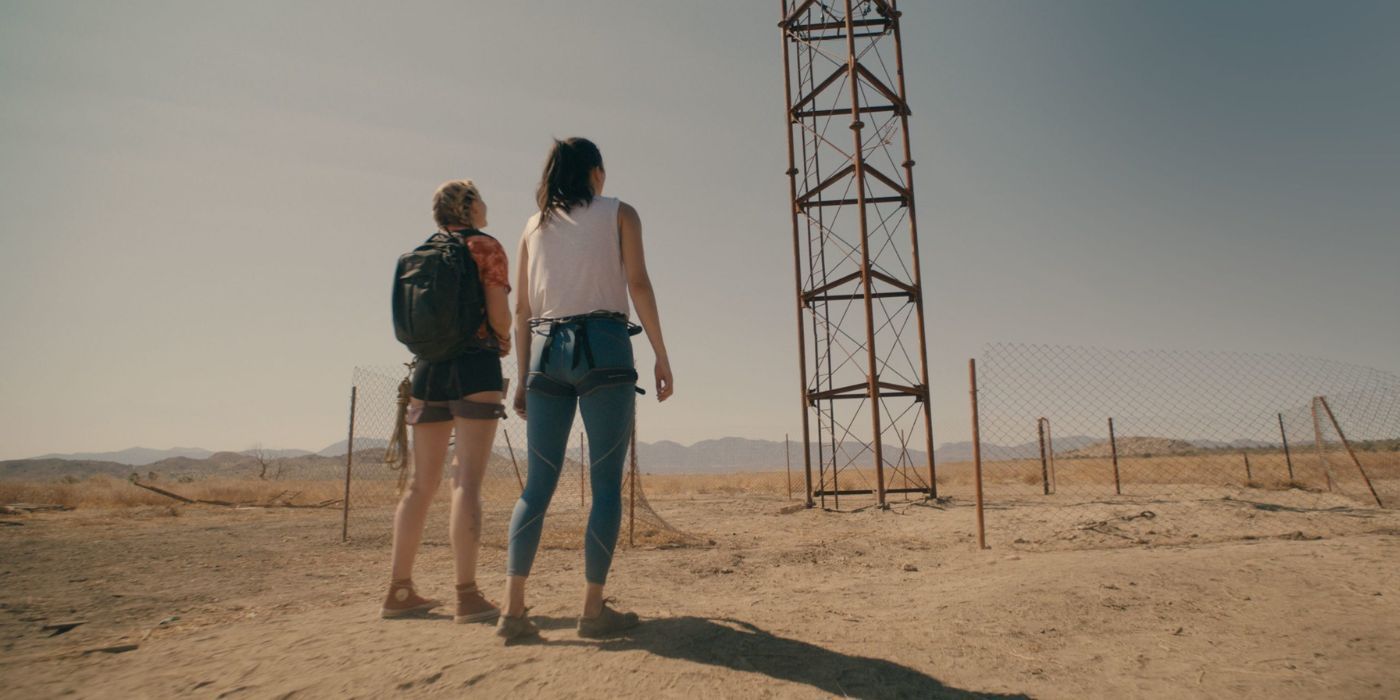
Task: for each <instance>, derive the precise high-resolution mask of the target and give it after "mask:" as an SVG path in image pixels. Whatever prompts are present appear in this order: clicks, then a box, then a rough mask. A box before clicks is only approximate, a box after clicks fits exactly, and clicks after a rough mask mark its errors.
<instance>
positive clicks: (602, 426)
mask: <svg viewBox="0 0 1400 700" xmlns="http://www.w3.org/2000/svg"><path fill="white" fill-rule="evenodd" d="M606 178H607V174H606V172H605V171H604V170H603V156H602V154H601V153H599V151H598V147H597V146H595V145H593V143H592V142H591V141H589V140H587V139H583V138H571V139H566V140H564V141H558V140H556V141H555V142H554V147H553V148H552V149H551V150H550V153H549V158H548V160H546V161H545V166H544V173H543V175H542V176H541V178H540V186H539V190H538V191H537V193H536V203H537V204H538V205H539V213H537V214H535V215H534V216H532V217H530V220H529V221H528V222H527V223H526V225H525V233H524V235H523V236H522V237H521V240H520V258H519V263H518V268H517V285H516V288H517V289H519V290H520V294H519V296H518V297H517V302H516V307H515V319H516V331H517V335H516V337H517V339H518V342H517V346H516V358H517V361H518V363H519V369H520V374H519V376H522V377H528V379H527V380H526V381H525V382H523V383H522V385H521V386H519V387H517V388H516V391H515V397H514V405H515V411H516V413H518V414H520V415H521V416H522V417H524V418H525V419H526V426H527V428H526V429H527V434H528V440H529V452H530V455H529V477H528V480H527V481H526V483H525V489H524V491H523V492H522V493H521V495H520V500H519V501H518V502H517V503H516V505H515V512H514V514H513V515H512V517H511V522H510V548H509V553H508V555H507V571H506V573H507V574H508V576H509V585H508V589H507V604H506V609H505V610H504V611H503V613H502V615H501V618H500V622H499V623H498V625H497V628H496V631H497V634H498V635H500V636H501V637H503V638H505V639H506V641H508V642H509V641H512V640H518V639H522V638H526V637H533V636H536V635H538V634H539V630H538V629H537V628H536V627H535V626H534V625H533V624H531V623H530V621H529V619H527V618H526V617H525V581H526V578H527V577H528V576H529V575H530V568H531V566H532V565H533V563H534V559H535V552H536V550H537V549H538V548H539V542H540V532H541V529H542V528H543V525H544V516H545V511H546V510H547V509H548V507H549V501H550V499H551V498H552V497H553V495H554V489H555V486H557V485H558V483H559V472H560V469H561V468H562V466H563V464H564V451H565V448H566V446H567V441H568V435H569V429H570V427H571V426H572V425H573V420H574V413H575V410H577V411H578V412H579V413H581V414H582V416H583V424H584V429H585V430H586V431H587V433H588V442H589V448H590V449H589V465H590V466H589V468H590V481H591V487H592V494H593V506H592V510H591V511H590V513H589V517H588V525H587V528H586V530H585V532H584V542H583V546H584V577H585V579H586V586H585V590H584V601H583V614H582V615H580V616H579V619H578V634H579V636H581V637H606V636H610V635H614V634H617V633H619V632H622V631H624V630H627V629H630V628H632V627H635V626H636V625H637V624H638V617H637V615H636V613H631V612H619V611H617V610H614V609H612V608H611V607H609V606H608V605H607V603H606V601H605V600H604V598H603V585H604V583H605V582H606V580H607V575H608V569H609V568H610V567H611V566H612V556H613V548H614V546H615V545H616V544H617V535H618V528H619V525H620V524H621V520H622V470H623V463H624V461H625V458H626V456H627V446H628V442H629V438H630V437H631V435H632V428H633V417H634V415H635V408H636V397H637V394H638V393H644V392H643V391H642V390H641V389H639V388H638V387H637V370H636V367H635V365H634V363H633V359H632V340H631V336H632V335H635V334H636V333H639V332H641V330H642V329H645V330H646V334H647V339H648V340H649V341H650V342H651V347H652V350H653V352H654V353H655V355H656V367H655V369H654V376H655V380H656V398H657V400H658V401H665V400H666V399H667V398H669V397H670V396H671V392H672V377H671V364H670V360H669V359H668V357H667V354H666V343H665V341H664V340H662V336H661V318H660V313H659V312H658V310H657V306H656V295H655V293H654V292H653V290H652V286H651V279H650V278H649V277H648V275H647V268H646V260H645V257H644V255H643V252H642V223H641V219H640V218H639V217H638V216H637V210H635V209H633V208H632V207H631V206H629V205H627V204H626V203H624V202H621V201H619V200H617V199H616V198H613V197H604V196H603V183H604V181H605V180H606ZM629 297H630V300H631V306H632V307H635V308H636V311H637V317H638V320H640V321H641V326H640V327H639V326H634V325H633V324H631V323H630V321H629V318H630V314H629V304H628V300H629ZM533 336H538V337H533Z"/></svg>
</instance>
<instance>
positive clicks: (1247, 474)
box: [1240, 452, 1254, 487]
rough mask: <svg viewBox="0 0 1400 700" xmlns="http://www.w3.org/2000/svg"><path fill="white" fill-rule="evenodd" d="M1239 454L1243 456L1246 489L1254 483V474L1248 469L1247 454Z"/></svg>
mask: <svg viewBox="0 0 1400 700" xmlns="http://www.w3.org/2000/svg"><path fill="white" fill-rule="evenodd" d="M1240 454H1242V455H1244V485H1245V486H1246V487H1248V486H1250V485H1252V484H1253V483H1254V473H1253V472H1251V471H1250V469H1249V453H1248V452H1241V453H1240Z"/></svg>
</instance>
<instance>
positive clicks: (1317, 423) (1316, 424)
mask: <svg viewBox="0 0 1400 700" xmlns="http://www.w3.org/2000/svg"><path fill="white" fill-rule="evenodd" d="M1321 398H1322V397H1321V396H1314V397H1313V400H1312V406H1311V409H1312V419H1313V440H1314V442H1315V443H1316V445H1317V461H1318V463H1319V465H1320V466H1321V467H1322V473H1323V475H1324V476H1326V477H1327V490H1328V491H1331V490H1332V465H1331V464H1328V462H1327V453H1326V448H1324V447H1323V446H1322V417H1321V416H1320V415H1318V413H1317V402H1318V400H1319V399H1321Z"/></svg>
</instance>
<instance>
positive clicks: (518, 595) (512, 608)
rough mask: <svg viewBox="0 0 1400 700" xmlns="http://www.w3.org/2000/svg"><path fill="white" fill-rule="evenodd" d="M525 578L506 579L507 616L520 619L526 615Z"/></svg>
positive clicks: (512, 577) (511, 577) (513, 577)
mask: <svg viewBox="0 0 1400 700" xmlns="http://www.w3.org/2000/svg"><path fill="white" fill-rule="evenodd" d="M525 579H526V577H524V576H510V577H508V578H507V579H506V612H505V614H506V615H509V616H510V617H520V616H521V615H524V614H525Z"/></svg>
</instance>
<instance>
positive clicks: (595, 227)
mask: <svg viewBox="0 0 1400 700" xmlns="http://www.w3.org/2000/svg"><path fill="white" fill-rule="evenodd" d="M617 206H618V200H617V199H616V198H615V197H594V198H593V201H592V203H590V204H588V205H587V206H581V207H574V208H573V209H571V210H569V211H568V212H561V211H558V210H555V212H554V215H553V216H551V217H550V219H549V223H547V224H545V225H544V226H538V225H537V224H538V222H539V220H540V215H539V213H538V212H536V213H535V215H534V216H532V217H530V220H529V221H527V222H525V232H524V234H523V237H524V242H525V255H526V257H527V259H528V260H529V263H530V288H529V290H527V293H528V294H529V295H530V297H529V298H530V310H531V312H532V315H533V316H534V317H535V318H561V317H564V316H576V315H578V314H586V313H591V312H594V311H615V312H617V313H620V314H623V315H624V316H628V315H629V314H628V304H627V277H626V275H625V274H624V273H623V270H622V242H621V240H620V238H619V235H620V234H619V232H618V226H617Z"/></svg>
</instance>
